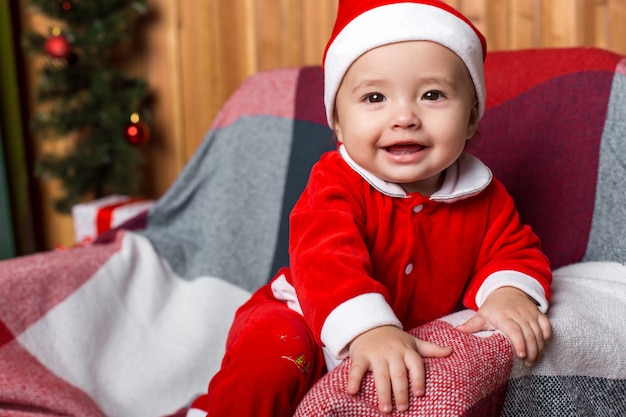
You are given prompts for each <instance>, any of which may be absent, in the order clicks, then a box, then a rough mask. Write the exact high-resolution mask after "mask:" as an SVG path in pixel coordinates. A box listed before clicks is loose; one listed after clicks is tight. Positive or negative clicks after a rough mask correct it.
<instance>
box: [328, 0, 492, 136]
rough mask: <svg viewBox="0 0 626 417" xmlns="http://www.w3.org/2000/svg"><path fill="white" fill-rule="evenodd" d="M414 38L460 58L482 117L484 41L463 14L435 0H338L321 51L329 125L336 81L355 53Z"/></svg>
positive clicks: (338, 82)
mask: <svg viewBox="0 0 626 417" xmlns="http://www.w3.org/2000/svg"><path fill="white" fill-rule="evenodd" d="M416 40H421V41H432V42H436V43H438V44H441V45H443V46H445V47H446V48H448V49H450V50H452V52H454V53H455V54H457V55H458V56H459V57H460V58H461V59H462V60H463V62H464V63H465V66H467V69H468V70H469V73H470V76H471V77H472V81H473V83H474V88H475V89H476V96H477V97H478V110H479V118H480V117H482V115H483V112H484V109H485V96H486V92H485V77H484V69H483V63H484V60H485V57H486V53H487V42H486V40H485V37H484V36H483V35H482V34H481V33H480V32H479V31H478V29H476V27H474V25H473V24H472V23H471V22H470V21H469V20H468V19H467V18H466V17H465V16H463V15H462V14H461V13H460V12H458V11H457V10H456V9H454V8H452V7H451V6H448V5H447V4H446V3H444V2H443V1H439V0H422V1H419V0H415V1H410V0H404V1H402V0H400V1H398V0H396V1H394V0H339V8H338V11H337V20H336V21H335V27H334V28H333V32H332V34H331V37H330V40H329V41H328V45H327V46H326V50H325V52H324V104H325V106H326V118H327V120H328V124H329V126H331V127H332V123H333V113H334V107H335V97H336V95H337V90H338V89H339V85H340V84H341V81H342V79H343V77H344V75H345V73H346V71H348V68H349V67H350V65H352V63H353V62H354V61H355V60H356V59H357V58H358V57H359V56H361V55H363V54H364V53H365V52H367V51H369V50H371V49H374V48H376V47H379V46H383V45H387V44H390V43H396V42H404V41H416Z"/></svg>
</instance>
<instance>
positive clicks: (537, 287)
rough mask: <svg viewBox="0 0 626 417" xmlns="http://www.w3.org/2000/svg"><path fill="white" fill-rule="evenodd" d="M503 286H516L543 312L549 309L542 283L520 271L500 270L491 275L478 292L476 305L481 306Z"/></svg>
mask: <svg viewBox="0 0 626 417" xmlns="http://www.w3.org/2000/svg"><path fill="white" fill-rule="evenodd" d="M502 287H515V288H517V289H519V290H522V291H524V292H525V293H526V294H527V295H528V296H530V297H531V298H532V299H533V300H535V302H536V303H537V304H538V307H539V310H540V311H541V312H542V313H545V312H546V311H548V298H547V297H546V292H545V291H544V289H543V287H542V286H541V284H540V283H539V282H538V281H537V280H536V279H534V278H533V277H531V276H528V275H526V274H523V273H521V272H518V271H498V272H494V273H493V274H491V275H489V277H487V279H486V280H485V282H483V284H482V285H481V286H480V288H479V289H478V292H477V293H476V305H477V306H478V307H479V308H480V306H481V305H483V303H484V302H485V300H486V299H487V297H488V296H489V294H491V293H492V292H493V291H495V290H497V289H498V288H502Z"/></svg>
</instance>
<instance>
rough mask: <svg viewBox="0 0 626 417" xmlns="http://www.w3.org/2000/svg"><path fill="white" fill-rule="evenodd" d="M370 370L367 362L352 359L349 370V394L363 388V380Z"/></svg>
mask: <svg viewBox="0 0 626 417" xmlns="http://www.w3.org/2000/svg"><path fill="white" fill-rule="evenodd" d="M368 370H369V366H368V364H367V363H364V362H362V361H359V360H355V359H353V360H352V365H351V366H350V372H348V394H352V395H354V394H356V393H358V392H359V390H360V389H361V381H362V380H363V377H364V376H365V374H366V373H367V371H368Z"/></svg>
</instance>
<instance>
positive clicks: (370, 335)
mask: <svg viewBox="0 0 626 417" xmlns="http://www.w3.org/2000/svg"><path fill="white" fill-rule="evenodd" d="M451 353H452V349H451V348H446V347H442V346H439V345H435V344H433V343H429V342H426V341H423V340H419V339H417V338H415V337H413V336H411V335H410V334H408V333H407V332H405V331H403V330H401V329H398V328H397V327H394V326H382V327H377V328H375V329H372V330H369V331H367V332H365V333H363V334H361V335H359V336H357V337H356V338H355V339H354V340H353V341H352V343H350V351H349V355H350V358H351V359H352V366H351V368H350V373H349V374H348V392H349V393H350V394H356V393H357V392H359V389H360V387H361V381H362V380H363V377H364V376H365V374H366V373H367V371H372V373H373V375H374V385H375V386H376V394H377V397H378V408H379V410H380V411H381V412H382V413H391V411H392V402H391V398H392V393H393V398H395V401H396V409H397V410H398V411H405V410H407V409H408V408H409V377H410V379H411V390H412V392H413V394H414V395H416V396H418V397H419V396H421V395H424V386H425V379H426V378H425V371H424V363H423V361H422V357H445V356H448V355H450V354H451Z"/></svg>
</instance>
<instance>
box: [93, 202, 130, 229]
mask: <svg viewBox="0 0 626 417" xmlns="http://www.w3.org/2000/svg"><path fill="white" fill-rule="evenodd" d="M137 201H141V199H140V198H129V199H128V200H124V201H120V202H119V203H115V204H111V205H108V206H104V207H101V208H100V209H99V210H98V214H97V217H96V227H97V234H98V235H99V234H101V233H103V232H106V231H107V230H109V229H110V228H111V221H112V220H113V212H114V211H115V209H116V208H118V207H121V206H125V205H127V204H132V203H135V202H137Z"/></svg>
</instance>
